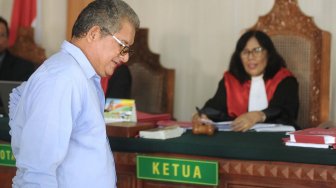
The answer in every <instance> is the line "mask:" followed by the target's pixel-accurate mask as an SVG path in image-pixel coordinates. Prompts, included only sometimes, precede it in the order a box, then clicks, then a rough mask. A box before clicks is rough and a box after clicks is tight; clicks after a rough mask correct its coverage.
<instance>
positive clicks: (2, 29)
mask: <svg viewBox="0 0 336 188" xmlns="http://www.w3.org/2000/svg"><path fill="white" fill-rule="evenodd" d="M7 47H8V36H7V32H6V26H5V24H3V23H0V53H2V52H4V51H5V50H6V49H7Z"/></svg>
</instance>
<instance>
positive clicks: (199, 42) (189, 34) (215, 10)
mask: <svg viewBox="0 0 336 188" xmlns="http://www.w3.org/2000/svg"><path fill="white" fill-rule="evenodd" d="M10 1H12V0H0V15H3V14H5V15H3V16H5V17H6V18H8V19H9V18H10V11H8V10H9V9H10V8H9V6H11V3H10ZM66 1H67V0H57V1H54V0H43V14H44V17H43V24H45V25H44V26H43V27H44V29H45V31H44V35H43V36H44V40H43V42H42V47H44V48H45V49H46V50H47V55H50V54H52V53H54V52H56V51H57V50H58V48H59V45H60V44H61V42H62V41H63V40H64V39H65V27H66ZM125 1H126V2H128V3H129V4H130V5H131V6H132V7H133V8H134V10H135V11H136V12H137V13H138V15H139V17H140V20H141V26H142V27H147V28H149V46H150V49H151V50H152V51H153V52H155V53H159V54H160V55H161V56H160V60H161V63H162V64H163V65H164V66H165V67H168V68H174V69H175V70H176V83H175V109H174V110H175V114H174V116H175V117H176V118H177V119H178V120H189V119H190V117H191V114H192V113H194V111H195V110H194V109H195V106H200V107H201V106H202V105H203V104H204V102H205V101H206V100H207V99H208V98H210V97H212V95H213V94H214V92H215V90H216V88H217V83H218V81H219V79H220V78H221V77H222V75H223V73H224V70H225V69H226V68H227V66H228V61H229V58H230V56H231V53H232V52H233V49H234V46H235V43H236V41H237V39H238V37H239V35H240V33H241V31H242V29H244V28H248V27H250V26H252V25H253V24H254V23H255V22H256V21H257V19H258V16H261V15H264V14H266V13H267V12H268V11H270V9H271V7H272V5H273V2H274V1H273V0H125ZM299 5H300V7H301V9H302V11H303V12H304V13H305V14H306V15H309V16H312V17H314V20H315V22H316V23H317V25H318V26H319V27H320V28H322V29H324V30H327V31H329V32H331V33H332V57H331V75H332V78H331V79H332V80H331V87H332V89H331V92H332V95H331V114H330V115H331V119H332V120H336V115H335V112H336V92H335V91H336V86H335V85H336V82H335V81H334V80H335V77H334V76H333V75H334V73H335V72H336V70H335V69H336V67H335V65H334V62H335V61H336V57H335V50H334V49H335V47H336V39H335V37H336V12H335V11H333V10H336V1H335V0H323V1H322V0H320V1H314V0H299ZM333 52H334V53H333Z"/></svg>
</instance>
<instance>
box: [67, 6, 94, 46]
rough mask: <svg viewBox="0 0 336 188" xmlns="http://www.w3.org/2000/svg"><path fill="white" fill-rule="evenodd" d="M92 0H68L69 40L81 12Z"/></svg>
mask: <svg viewBox="0 0 336 188" xmlns="http://www.w3.org/2000/svg"><path fill="white" fill-rule="evenodd" d="M90 2H92V0H68V16H67V33H66V36H67V40H70V39H71V31H72V26H73V24H74V23H75V21H76V19H77V17H78V15H79V13H80V12H81V11H82V10H83V8H84V7H86V5H88V4H89V3H90Z"/></svg>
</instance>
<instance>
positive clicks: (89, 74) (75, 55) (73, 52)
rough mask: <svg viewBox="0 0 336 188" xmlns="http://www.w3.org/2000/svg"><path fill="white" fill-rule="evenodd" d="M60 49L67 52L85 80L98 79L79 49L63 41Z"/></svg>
mask: <svg viewBox="0 0 336 188" xmlns="http://www.w3.org/2000/svg"><path fill="white" fill-rule="evenodd" d="M61 49H62V50H64V51H66V52H68V53H69V54H70V55H71V56H72V57H73V58H74V59H75V60H76V61H77V63H78V64H79V66H80V67H81V68H82V69H83V71H84V73H85V75H86V77H87V78H89V79H90V78H94V77H95V78H99V79H100V76H99V75H98V74H97V73H96V71H95V70H94V69H93V66H92V64H91V63H90V61H89V60H88V58H87V57H86V56H85V54H84V53H83V52H82V50H81V49H80V48H78V47H77V46H75V45H74V44H72V43H70V42H68V41H64V42H63V44H62V47H61Z"/></svg>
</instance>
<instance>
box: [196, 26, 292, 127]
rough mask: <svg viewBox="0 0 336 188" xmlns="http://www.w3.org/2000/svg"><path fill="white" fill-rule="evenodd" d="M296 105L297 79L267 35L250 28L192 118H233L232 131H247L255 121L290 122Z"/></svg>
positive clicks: (229, 119) (228, 119)
mask: <svg viewBox="0 0 336 188" xmlns="http://www.w3.org/2000/svg"><path fill="white" fill-rule="evenodd" d="M298 108H299V95H298V82H297V80H296V78H295V77H294V75H293V74H292V73H291V72H290V71H289V70H288V69H286V63H285V61H284V59H283V58H282V57H281V55H280V54H279V53H278V52H277V51H276V49H275V47H274V44H273V42H272V40H271V39H270V37H269V36H268V35H267V34H265V33H264V32H262V31H257V30H249V31H247V32H246V33H245V34H243V35H242V36H241V37H240V39H239V40H238V42H237V44H236V49H235V51H234V53H233V55H232V57H231V61H230V65H229V70H228V71H227V72H225V73H224V77H223V79H221V80H220V82H219V84H218V89H217V92H216V94H215V95H214V96H213V97H212V98H211V99H209V100H208V101H207V102H206V103H205V105H204V107H203V108H202V109H201V112H202V113H203V114H204V115H202V117H199V115H198V114H195V115H194V116H193V120H195V118H205V119H207V118H209V119H211V120H213V121H233V122H232V125H231V126H232V130H233V131H243V132H245V131H247V130H248V129H250V128H251V127H252V126H253V125H255V124H256V123H264V122H265V123H278V124H285V125H293V126H294V127H295V128H296V129H297V128H298V127H297V126H296V123H295V121H296V119H297V115H298Z"/></svg>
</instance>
